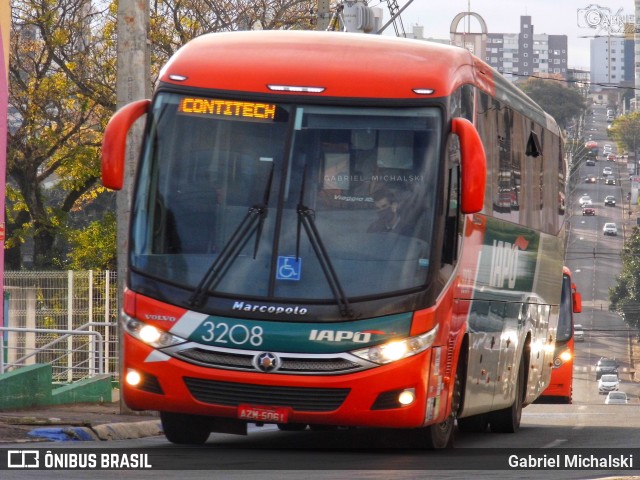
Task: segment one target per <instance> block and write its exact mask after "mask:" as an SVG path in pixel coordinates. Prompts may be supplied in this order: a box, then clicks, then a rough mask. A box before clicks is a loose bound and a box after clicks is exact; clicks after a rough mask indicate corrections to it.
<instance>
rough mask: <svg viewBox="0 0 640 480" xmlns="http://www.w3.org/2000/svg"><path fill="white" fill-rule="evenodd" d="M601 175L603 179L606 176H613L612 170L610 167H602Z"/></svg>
mask: <svg viewBox="0 0 640 480" xmlns="http://www.w3.org/2000/svg"><path fill="white" fill-rule="evenodd" d="M602 175H603V176H605V177H606V176H608V175H613V170H612V169H611V167H604V168H603V169H602Z"/></svg>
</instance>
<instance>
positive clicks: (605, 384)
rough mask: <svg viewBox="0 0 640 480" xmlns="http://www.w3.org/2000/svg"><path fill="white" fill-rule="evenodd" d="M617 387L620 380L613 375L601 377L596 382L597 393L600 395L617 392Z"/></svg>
mask: <svg viewBox="0 0 640 480" xmlns="http://www.w3.org/2000/svg"><path fill="white" fill-rule="evenodd" d="M619 387H620V380H619V379H618V375H615V374H613V373H607V374H605V375H602V376H601V377H600V380H598V393H599V394H600V395H605V394H606V393H609V392H613V391H615V390H618V388H619Z"/></svg>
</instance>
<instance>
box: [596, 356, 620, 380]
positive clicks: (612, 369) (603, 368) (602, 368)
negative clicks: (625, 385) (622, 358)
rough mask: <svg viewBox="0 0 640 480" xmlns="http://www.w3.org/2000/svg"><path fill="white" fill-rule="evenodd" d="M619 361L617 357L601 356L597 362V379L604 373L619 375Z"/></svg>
mask: <svg viewBox="0 0 640 480" xmlns="http://www.w3.org/2000/svg"><path fill="white" fill-rule="evenodd" d="M619 366H620V365H619V364H618V361H617V360H616V359H615V358H607V357H601V358H600V360H598V363H596V380H597V379H599V378H600V377H601V376H602V375H604V374H612V373H613V374H616V375H618V367H619Z"/></svg>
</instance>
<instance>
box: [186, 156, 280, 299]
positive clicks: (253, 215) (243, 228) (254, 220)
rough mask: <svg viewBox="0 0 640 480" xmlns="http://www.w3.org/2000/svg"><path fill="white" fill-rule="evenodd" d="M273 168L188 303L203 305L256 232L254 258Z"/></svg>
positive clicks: (267, 202)
mask: <svg viewBox="0 0 640 480" xmlns="http://www.w3.org/2000/svg"><path fill="white" fill-rule="evenodd" d="M273 168H274V166H273V165H271V171H270V172H269V178H268V180H267V184H266V186H265V190H264V194H263V198H262V203H260V204H256V205H253V206H252V207H250V208H249V211H248V212H247V214H246V215H245V217H244V218H243V219H242V221H241V222H240V224H239V225H238V226H237V227H236V229H235V230H234V232H233V233H232V234H231V237H230V238H229V240H228V241H227V243H226V244H225V245H224V247H223V248H222V251H221V252H220V254H219V255H218V256H217V257H216V259H215V260H214V261H213V263H212V264H211V266H210V267H209V268H208V269H207V271H206V273H205V274H204V276H203V277H202V280H200V283H198V286H197V287H196V289H195V290H194V292H193V294H192V295H191V297H189V301H188V303H189V305H191V306H194V307H201V306H202V305H203V303H204V301H205V299H206V297H207V292H209V291H210V290H211V289H213V288H215V287H216V286H217V285H218V283H220V280H222V278H223V277H224V274H225V273H226V272H227V271H228V269H229V267H230V266H231V264H232V263H233V260H234V259H235V258H237V255H238V253H239V252H241V251H242V249H243V248H244V247H245V245H246V244H247V243H248V242H249V240H250V239H251V237H252V235H253V234H254V233H256V244H255V247H254V249H253V258H254V259H255V258H256V256H257V254H258V246H259V244H260V237H261V236H262V230H263V226H264V220H265V218H267V210H268V205H269V195H270V193H271V183H272V182H273Z"/></svg>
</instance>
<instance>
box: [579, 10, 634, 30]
mask: <svg viewBox="0 0 640 480" xmlns="http://www.w3.org/2000/svg"><path fill="white" fill-rule="evenodd" d="M578 26H579V27H580V28H590V29H592V30H595V32H594V33H595V35H599V34H603V35H622V34H625V33H633V31H634V30H635V16H634V15H633V14H625V13H624V12H623V11H622V7H621V8H619V9H618V10H617V11H615V12H614V11H613V10H612V9H610V8H609V7H601V6H600V5H596V4H591V5H588V6H587V7H585V8H579V9H578ZM629 30H630V31H629Z"/></svg>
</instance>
